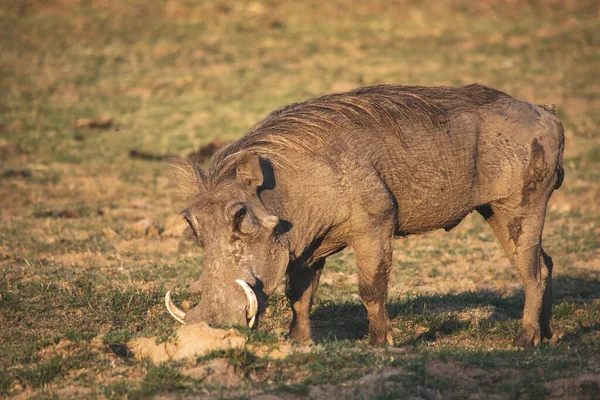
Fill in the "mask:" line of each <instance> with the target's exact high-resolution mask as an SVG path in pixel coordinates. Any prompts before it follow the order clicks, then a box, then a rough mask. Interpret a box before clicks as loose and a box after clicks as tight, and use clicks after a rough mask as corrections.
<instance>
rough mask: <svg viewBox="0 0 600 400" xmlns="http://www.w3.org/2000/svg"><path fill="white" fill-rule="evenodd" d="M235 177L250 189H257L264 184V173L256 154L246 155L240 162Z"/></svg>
mask: <svg viewBox="0 0 600 400" xmlns="http://www.w3.org/2000/svg"><path fill="white" fill-rule="evenodd" d="M235 177H236V178H237V179H239V180H241V181H242V182H244V183H245V184H246V185H248V186H250V187H254V188H257V187H259V186H261V185H262V184H263V172H262V168H261V167H260V160H259V159H258V156H257V155H255V154H250V153H247V154H244V155H243V156H241V157H240V160H239V161H238V164H237V167H236V170H235Z"/></svg>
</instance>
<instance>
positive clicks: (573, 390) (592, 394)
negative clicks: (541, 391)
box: [544, 374, 600, 400]
mask: <svg viewBox="0 0 600 400" xmlns="http://www.w3.org/2000/svg"><path fill="white" fill-rule="evenodd" d="M544 386H545V387H546V389H548V390H549V391H550V394H549V395H548V396H547V397H546V398H547V399H573V400H575V399H594V398H598V397H597V396H598V394H599V393H598V392H599V391H600V375H599V374H583V375H581V376H578V377H573V378H562V379H557V380H554V381H551V382H547V383H545V384H544ZM587 388H589V389H591V390H586V389H587Z"/></svg>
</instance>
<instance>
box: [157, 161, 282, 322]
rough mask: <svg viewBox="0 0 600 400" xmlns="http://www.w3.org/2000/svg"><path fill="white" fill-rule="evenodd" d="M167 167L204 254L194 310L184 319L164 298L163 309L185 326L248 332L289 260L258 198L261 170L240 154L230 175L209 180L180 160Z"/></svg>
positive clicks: (273, 218)
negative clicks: (198, 324)
mask: <svg viewBox="0 0 600 400" xmlns="http://www.w3.org/2000/svg"><path fill="white" fill-rule="evenodd" d="M171 165H172V166H173V167H174V171H175V175H176V178H177V180H178V182H179V184H180V186H181V189H182V191H183V192H184V193H185V194H186V195H187V196H189V197H190V198H191V199H192V200H193V203H192V204H191V205H190V206H189V207H188V208H187V209H186V210H184V211H183V216H184V218H185V220H186V221H187V223H188V224H189V230H190V231H191V233H192V235H193V237H194V238H195V239H196V241H197V243H198V244H199V245H200V246H201V247H202V248H203V249H204V262H203V268H202V271H203V272H202V276H201V278H200V280H199V281H198V282H197V283H196V284H194V289H195V290H196V291H198V292H200V294H201V300H200V302H199V303H198V305H196V306H195V307H194V308H192V309H191V310H189V311H188V312H187V313H185V312H184V311H182V310H180V309H179V308H177V306H175V304H174V303H173V301H172V300H171V296H170V292H167V294H166V297H165V302H166V305H167V308H168V309H169V312H170V313H171V315H172V316H173V317H174V318H175V319H177V320H178V321H179V322H181V323H183V324H189V323H194V322H200V321H205V322H207V323H209V324H219V325H243V326H246V325H247V326H249V327H252V326H253V325H254V323H255V319H256V316H257V313H258V311H259V308H262V304H263V298H264V295H265V292H267V293H270V292H271V291H272V290H273V289H271V288H274V286H276V285H277V284H278V283H279V282H280V281H281V279H282V278H283V275H284V274H285V269H286V267H287V263H288V258H289V256H288V252H287V250H286V248H285V246H284V245H283V244H282V243H281V241H280V240H279V239H280V237H279V229H278V226H279V225H280V221H279V218H278V217H277V216H276V215H272V214H271V213H269V212H268V211H267V209H266V208H265V206H264V204H263V202H262V201H261V199H260V196H259V190H260V189H262V188H263V187H264V184H265V176H264V166H262V167H261V161H260V160H259V158H258V157H257V156H255V155H251V154H245V155H244V154H242V155H238V157H236V158H235V161H234V163H233V165H232V166H231V168H230V169H229V172H227V171H225V172H223V171H221V172H223V173H222V174H220V175H218V176H216V177H213V176H212V174H211V176H210V178H208V177H207V176H206V175H205V174H204V172H203V171H202V170H201V169H200V168H199V167H197V166H195V165H192V164H190V163H188V162H186V161H184V160H182V159H179V158H174V159H172V160H171Z"/></svg>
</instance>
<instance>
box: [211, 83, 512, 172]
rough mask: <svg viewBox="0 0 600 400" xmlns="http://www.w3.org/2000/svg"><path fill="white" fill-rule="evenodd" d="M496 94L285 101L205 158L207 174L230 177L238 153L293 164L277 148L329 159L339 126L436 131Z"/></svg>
mask: <svg viewBox="0 0 600 400" xmlns="http://www.w3.org/2000/svg"><path fill="white" fill-rule="evenodd" d="M501 96H507V95H506V94H504V93H503V92H500V91H497V90H495V89H490V88H487V87H485V86H482V85H477V84H474V85H468V86H464V87H461V88H454V87H445V86H440V87H425V86H395V85H379V86H370V87H364V88H359V89H355V90H352V91H350V92H346V93H338V94H330V95H326V96H322V97H318V98H314V99H310V100H306V101H303V102H300V103H294V104H290V105H287V106H284V107H281V108H279V109H277V110H275V111H273V112H271V113H270V114H269V115H267V117H266V118H264V119H263V120H262V121H260V122H259V123H257V124H256V125H254V126H253V127H251V128H250V129H249V130H248V132H247V133H246V134H245V135H244V136H243V137H241V138H240V139H238V140H236V141H235V142H233V143H231V144H230V145H229V146H226V147H224V148H222V149H221V150H220V151H218V152H217V153H216V154H215V155H214V156H213V158H212V160H211V162H210V165H209V171H208V178H209V180H211V181H213V182H217V181H220V180H221V179H226V178H228V177H231V175H232V174H233V171H234V167H235V165H236V162H237V160H238V158H239V156H240V155H241V154H242V153H243V152H251V153H254V154H257V155H259V156H262V157H265V158H269V159H270V160H271V162H272V163H273V165H274V166H275V167H277V168H281V169H287V168H290V167H293V166H290V165H288V163H286V160H285V158H284V157H280V156H279V155H280V154H281V153H282V150H292V151H294V152H299V153H304V154H306V155H308V156H310V157H312V158H316V159H321V160H322V161H323V162H325V163H327V162H329V163H331V160H329V159H328V154H324V153H329V154H336V153H335V150H336V149H335V146H336V140H335V135H340V134H341V132H343V131H344V128H346V129H349V130H350V129H352V128H360V129H374V130H385V131H388V132H390V133H392V134H396V135H398V136H400V137H402V135H403V134H408V133H409V132H410V130H411V128H414V127H420V129H423V128H433V129H439V127H440V126H441V125H442V124H444V123H445V122H446V121H447V120H448V119H449V117H450V113H452V115H457V114H459V113H461V112H466V111H471V112H474V111H475V110H476V108H477V106H480V105H483V104H487V103H491V102H493V101H495V100H496V99H498V98H499V97H501ZM337 142H339V140H337ZM315 148H316V149H323V148H324V149H327V150H331V151H333V153H331V152H330V151H320V152H318V151H315Z"/></svg>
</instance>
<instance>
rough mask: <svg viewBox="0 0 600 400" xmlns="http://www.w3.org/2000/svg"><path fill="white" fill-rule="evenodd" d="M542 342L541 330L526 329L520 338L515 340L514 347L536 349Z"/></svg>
mask: <svg viewBox="0 0 600 400" xmlns="http://www.w3.org/2000/svg"><path fill="white" fill-rule="evenodd" d="M540 342H541V337H540V330H539V328H538V329H533V328H526V327H524V328H523V329H522V330H521V333H520V334H519V336H517V337H516V338H515V340H513V345H514V346H516V347H521V348H524V349H526V348H530V347H535V346H537V345H538V344H540Z"/></svg>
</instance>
